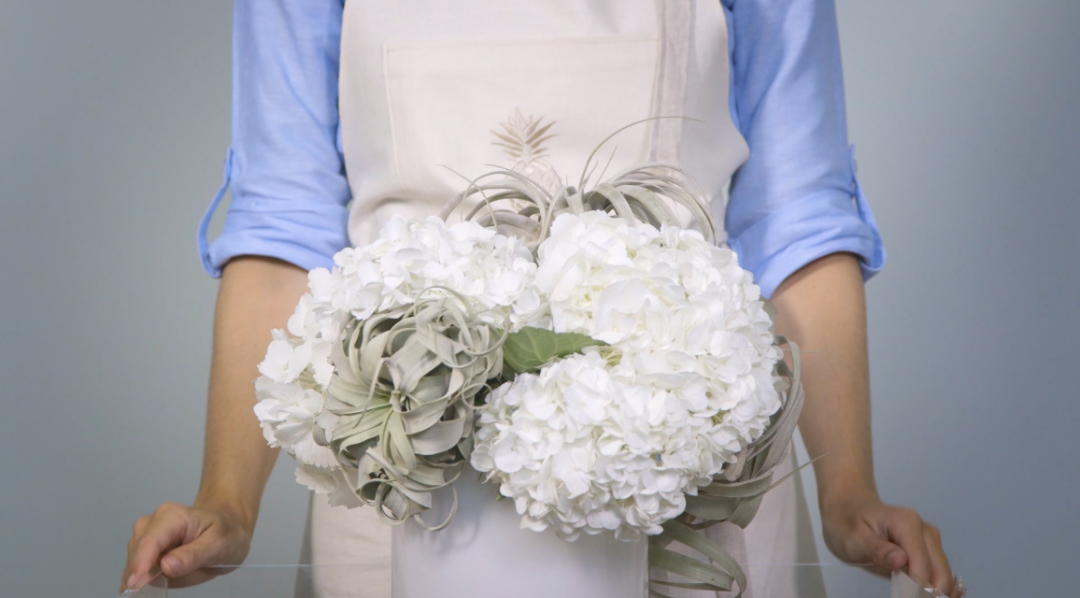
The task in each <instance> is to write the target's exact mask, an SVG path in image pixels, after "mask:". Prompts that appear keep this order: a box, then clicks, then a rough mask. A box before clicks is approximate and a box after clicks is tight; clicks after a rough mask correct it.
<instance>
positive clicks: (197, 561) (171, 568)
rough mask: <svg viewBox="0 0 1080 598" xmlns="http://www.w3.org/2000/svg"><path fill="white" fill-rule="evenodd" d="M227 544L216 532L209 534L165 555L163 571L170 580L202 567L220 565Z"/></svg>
mask: <svg viewBox="0 0 1080 598" xmlns="http://www.w3.org/2000/svg"><path fill="white" fill-rule="evenodd" d="M225 548H226V544H225V542H224V541H223V539H222V538H221V537H220V536H219V535H218V534H217V533H214V532H207V533H204V534H202V535H201V536H199V537H198V538H195V539H194V540H192V541H191V542H190V543H188V544H184V545H183V546H180V547H178V548H175V549H173V550H171V551H169V552H168V553H166V554H165V556H164V557H162V558H161V571H162V573H164V574H165V576H166V577H169V578H177V577H183V576H185V575H190V574H191V573H194V572H195V571H196V570H198V569H199V568H201V567H205V566H207V565H216V564H220V563H218V561H219V560H220V558H221V556H222V554H223V552H224V551H225Z"/></svg>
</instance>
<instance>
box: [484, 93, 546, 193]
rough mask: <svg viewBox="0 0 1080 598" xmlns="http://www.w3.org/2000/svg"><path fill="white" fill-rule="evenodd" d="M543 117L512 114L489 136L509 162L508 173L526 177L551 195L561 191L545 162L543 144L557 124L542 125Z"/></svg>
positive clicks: (518, 113) (516, 112)
mask: <svg viewBox="0 0 1080 598" xmlns="http://www.w3.org/2000/svg"><path fill="white" fill-rule="evenodd" d="M543 120H544V119H543V117H541V118H533V117H532V116H525V115H523V114H522V113H521V110H515V111H514V114H513V116H511V117H509V118H507V119H506V121H504V122H502V123H499V126H500V127H501V128H500V129H496V130H493V131H492V133H493V134H494V135H495V137H496V138H497V139H496V141H493V142H492V143H493V144H494V145H497V146H499V147H501V148H503V149H504V150H505V151H506V154H507V156H509V158H510V159H511V160H513V165H512V166H511V167H510V170H513V171H514V172H516V173H518V174H522V175H524V176H527V177H529V178H530V179H532V180H533V181H535V182H536V183H537V184H539V185H540V186H541V187H543V188H544V189H546V190H547V191H548V192H549V193H551V194H555V193H557V192H558V191H559V190H560V189H562V184H561V183H560V181H559V175H558V173H556V172H555V169H554V168H553V167H552V166H551V164H549V163H548V161H547V160H546V159H545V158H547V148H546V147H544V142H545V141H547V140H548V139H551V138H552V137H554V136H555V134H554V133H552V134H548V130H549V129H551V127H552V125H554V124H555V123H556V122H557V121H551V122H549V123H544V122H543Z"/></svg>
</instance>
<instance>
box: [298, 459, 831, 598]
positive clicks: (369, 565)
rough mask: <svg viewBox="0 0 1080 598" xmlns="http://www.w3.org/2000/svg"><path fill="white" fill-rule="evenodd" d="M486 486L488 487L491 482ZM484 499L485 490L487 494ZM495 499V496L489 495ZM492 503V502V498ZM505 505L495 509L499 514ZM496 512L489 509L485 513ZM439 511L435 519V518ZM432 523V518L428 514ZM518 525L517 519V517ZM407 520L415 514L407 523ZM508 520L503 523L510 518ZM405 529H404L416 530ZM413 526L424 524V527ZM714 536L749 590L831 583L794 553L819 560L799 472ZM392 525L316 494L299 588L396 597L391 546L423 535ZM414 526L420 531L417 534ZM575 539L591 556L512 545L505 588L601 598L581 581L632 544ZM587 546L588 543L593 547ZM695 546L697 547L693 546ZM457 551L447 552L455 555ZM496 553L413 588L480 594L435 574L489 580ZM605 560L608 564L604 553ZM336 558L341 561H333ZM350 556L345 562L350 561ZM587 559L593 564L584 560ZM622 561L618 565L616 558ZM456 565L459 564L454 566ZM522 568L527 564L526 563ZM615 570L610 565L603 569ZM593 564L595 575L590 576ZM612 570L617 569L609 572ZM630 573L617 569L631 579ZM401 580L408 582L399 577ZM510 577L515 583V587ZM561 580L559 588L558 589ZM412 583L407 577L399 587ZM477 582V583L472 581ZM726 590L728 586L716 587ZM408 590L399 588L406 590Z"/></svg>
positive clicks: (310, 595)
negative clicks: (743, 524) (568, 556)
mask: <svg viewBox="0 0 1080 598" xmlns="http://www.w3.org/2000/svg"><path fill="white" fill-rule="evenodd" d="M794 466H795V457H794V451H792V452H791V454H790V455H789V456H788V458H787V459H786V460H785V461H784V462H783V463H781V465H780V466H779V467H778V468H777V472H776V474H775V477H776V478H779V477H781V476H783V475H785V474H787V473H788V472H789V471H791V470H792V469H793V468H794ZM472 485H475V484H467V485H465V486H466V487H463V488H462V489H461V490H460V491H459V492H460V493H461V498H462V501H463V503H464V501H465V500H468V499H471V498H476V497H479V496H480V495H479V494H478V493H477V492H476V491H475V489H474V488H472ZM484 488H487V487H486V486H485V487H484ZM481 500H483V498H482V497H481ZM491 502H492V503H494V499H493V498H492V499H491ZM497 506H498V507H499V508H502V510H504V511H505V510H506V509H509V512H510V516H511V517H516V514H514V513H513V503H512V502H510V501H502V502H501V503H499V504H498V505H497ZM485 507H489V505H485ZM485 510H488V511H490V510H492V509H490V508H486V509H472V508H470V507H466V506H463V507H462V508H461V509H460V510H459V513H458V516H459V517H461V516H462V515H465V517H462V521H461V522H460V523H459V525H458V528H457V530H456V531H455V529H453V526H454V523H453V522H452V523H451V527H450V528H447V529H446V530H443V531H442V532H434V533H436V534H438V533H445V534H448V536H447V539H448V541H449V540H450V536H449V534H455V533H457V534H458V537H461V535H462V534H466V535H467V534H468V533H471V532H470V531H469V530H470V529H473V528H475V526H476V522H475V521H473V522H471V523H470V522H469V521H468V517H469V514H476V513H483V512H484V511H485ZM498 515H502V518H503V519H505V518H506V516H507V515H506V514H505V513H501V512H499V513H495V516H498ZM484 516H485V517H491V516H492V514H491V513H487V514H485V515H484ZM432 521H435V519H434V518H433V519H432ZM429 523H431V522H429ZM510 523H511V526H512V525H513V522H512V521H511V522H510ZM409 525H410V526H412V525H413V524H412V523H410V524H409ZM504 527H505V526H504ZM402 531H404V532H405V533H406V534H409V533H412V531H411V530H399V534H400V533H401V532H402ZM415 532H417V533H419V532H420V530H419V528H416V530H415ZM516 533H520V534H522V540H523V545H525V544H527V543H533V542H535V540H538V539H539V540H541V542H548V541H554V542H561V541H559V540H557V539H556V538H555V535H554V532H551V531H550V530H549V531H547V532H543V534H544V535H546V536H550V537H549V538H530V537H529V536H528V534H536V532H531V531H528V530H518V531H517V532H516ZM706 533H707V534H708V536H709V538H711V539H713V540H714V541H716V542H718V543H720V544H721V545H723V546H724V547H725V548H726V549H727V551H728V552H729V553H730V554H731V555H732V557H734V558H735V559H736V560H737V561H738V562H739V563H740V564H742V565H743V569H744V570H745V571H746V573H747V577H748V586H749V587H748V588H746V591H745V592H744V593H743V596H745V597H746V598H825V596H826V595H825V584H824V580H823V579H822V576H821V572H820V570H819V569H818V568H817V567H812V566H795V565H796V564H797V563H816V562H818V559H817V551H816V549H815V543H814V531H813V526H812V524H811V522H810V513H809V510H808V508H807V504H806V496H805V493H804V491H803V486H802V481H801V480H800V479H799V476H797V475H796V476H792V477H791V478H789V479H788V480H787V481H785V482H784V483H783V484H781V485H780V486H778V487H776V488H774V489H773V490H771V491H770V492H769V493H768V494H766V495H765V497H764V499H763V500H762V502H761V508H760V510H759V511H758V513H757V516H756V517H755V518H754V520H753V522H752V523H751V524H750V525H749V526H748V527H747V529H746V530H742V529H739V528H738V527H735V526H733V525H730V524H726V523H722V524H719V525H716V526H714V527H712V528H710V529H709V530H707V531H706ZM391 536H392V533H391V527H390V526H388V525H386V524H384V523H383V522H382V521H380V520H379V518H378V516H377V515H376V514H375V512H374V511H373V510H372V509H369V508H365V507H361V508H358V509H346V508H344V507H331V506H330V505H329V504H328V503H327V501H326V497H325V496H322V495H313V496H312V500H311V506H310V508H309V510H308V521H307V528H306V531H305V534H304V544H303V549H302V555H301V559H302V562H303V563H310V564H312V565H317V567H314V568H313V569H312V574H311V575H310V576H309V575H303V576H301V578H300V579H298V581H297V592H296V596H297V598H391V585H392V577H393V575H392V572H391V554H392V551H393V550H396V551H397V553H398V554H401V550H402V549H403V547H405V546H417V543H416V541H415V540H416V538H415V537H414V538H413V539H412V541H410V542H407V543H403V542H402V541H401V539H400V538H399V540H398V542H397V546H396V547H395V548H394V549H392V544H394V542H393V541H392V539H391ZM414 536H415V534H414ZM579 542H587V543H588V544H579V545H578V546H573V545H567V551H568V552H571V551H572V552H573V553H574V554H578V555H580V554H584V553H582V552H580V551H582V549H583V548H585V547H588V548H589V550H591V551H592V552H593V554H592V556H591V557H589V558H590V559H591V560H589V561H588V562H587V563H582V562H575V561H573V560H570V561H567V560H564V561H563V564H561V565H560V563H557V562H556V563H552V562H544V563H539V562H524V563H523V562H520V559H521V558H522V557H523V556H525V555H526V554H527V553H528V550H527V549H525V547H524V546H523V547H522V550H520V551H514V554H508V555H506V556H505V557H504V558H505V559H508V560H513V561H515V562H513V563H503V567H504V568H503V570H504V571H505V570H511V569H512V570H515V571H517V572H518V574H516V575H514V576H510V577H506V576H502V575H500V576H498V578H499V581H498V583H496V584H494V585H496V586H497V587H498V588H499V590H500V591H499V595H502V596H514V597H515V598H519V597H522V596H534V595H536V596H538V595H539V594H536V593H535V592H532V590H533V589H535V588H539V587H542V588H543V592H544V594H545V595H550V596H551V597H552V598H578V597H579V596H580V597H581V598H596V593H595V592H594V591H593V590H584V589H583V588H587V587H589V586H594V585H595V584H596V583H598V580H600V579H602V578H603V577H604V575H603V574H599V575H598V574H596V572H595V571H596V569H597V568H601V567H603V568H609V567H612V566H616V565H615V564H616V563H624V562H625V561H626V559H627V558H636V557H629V556H627V553H623V554H622V555H621V556H620V555H614V556H613V553H612V552H611V551H618V550H623V551H626V550H631V551H632V550H633V548H631V547H625V546H615V545H607V544H605V542H617V541H615V540H613V539H607V538H602V537H583V538H582V539H581V540H579ZM678 546H679V545H678V544H672V546H671V547H672V548H673V549H676V550H677V549H678ZM586 552H588V550H587V551H586ZM687 553H688V554H692V553H690V552H689V551H687ZM456 556H459V555H450V556H449V557H448V558H455V557H456ZM416 557H417V558H419V559H429V561H428V562H429V563H430V559H431V558H433V554H431V553H430V552H429V551H426V550H425V554H419V555H416ZM491 558H493V557H491V556H490V555H485V561H486V562H484V561H477V562H475V564H474V568H473V570H462V568H461V567H460V562H461V561H457V562H453V563H451V562H448V563H447V568H445V569H444V570H443V571H442V572H441V573H438V574H437V575H433V576H432V577H431V578H430V579H424V580H417V583H412V584H410V587H409V588H408V598H474V597H476V596H478V595H479V594H477V593H476V592H475V591H470V592H466V593H455V592H453V591H451V586H453V585H460V584H454V583H453V582H454V581H455V580H452V579H448V580H447V583H446V585H445V586H440V584H439V583H438V575H444V576H445V575H462V574H464V575H468V576H469V578H470V579H475V580H476V583H477V585H482V584H487V583H492V582H494V581H495V580H496V577H495V576H491V575H489V572H490V571H493V570H496V569H499V568H500V565H499V563H493V562H491V561H490V559H491ZM605 559H606V560H605ZM605 562H606V563H608V564H607V565H605V564H604V563H605ZM331 565H341V566H340V567H334V566H331ZM346 565H347V566H346ZM583 565H588V566H583ZM618 566H621V565H618ZM453 571H457V572H458V573H450V572H453ZM522 571H524V572H525V573H521V572H522ZM605 573H609V574H610V573H611V571H605ZM585 574H588V575H589V578H588V579H587V580H586V579H583V577H582V576H583V575H585ZM653 575H654V577H658V578H663V575H664V574H662V573H656V572H654V574H653ZM609 579H610V578H609ZM625 579H626V576H625V575H619V580H620V583H621V582H622V581H621V580H625ZM399 583H402V582H400V581H399ZM509 584H513V585H515V586H516V587H508V585H509ZM423 588H439V591H438V592H437V593H432V594H431V595H430V597H425V596H423V595H422V594H418V593H417V592H418V591H424V590H423ZM560 588H562V589H560ZM399 590H401V591H403V592H404V591H406V588H405V587H401V588H399ZM474 590H475V588H474ZM664 593H665V594H668V595H669V596H672V597H673V598H703V597H706V596H708V594H706V593H705V592H701V591H697V590H681V589H679V588H665V590H664ZM717 595H718V596H721V595H723V594H717ZM401 596H403V594H399V598H401Z"/></svg>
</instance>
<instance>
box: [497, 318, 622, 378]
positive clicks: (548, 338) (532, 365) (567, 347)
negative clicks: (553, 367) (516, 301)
mask: <svg viewBox="0 0 1080 598" xmlns="http://www.w3.org/2000/svg"><path fill="white" fill-rule="evenodd" d="M606 344H607V343H603V342H601V341H598V340H596V339H594V338H591V337H588V336H585V335H584V334H578V333H576V332H553V331H551V330H544V329H543V328H532V327H525V328H522V329H521V330H519V331H517V332H514V333H511V334H509V335H507V337H506V344H504V345H503V359H504V360H505V361H506V365H508V366H510V367H511V368H513V370H514V371H515V372H517V373H519V374H524V373H526V372H538V371H540V368H542V367H544V364H546V363H548V362H549V361H551V360H552V359H555V358H558V357H566V356H567V355H572V354H574V353H581V351H582V349H584V348H585V347H598V346H604V345H606Z"/></svg>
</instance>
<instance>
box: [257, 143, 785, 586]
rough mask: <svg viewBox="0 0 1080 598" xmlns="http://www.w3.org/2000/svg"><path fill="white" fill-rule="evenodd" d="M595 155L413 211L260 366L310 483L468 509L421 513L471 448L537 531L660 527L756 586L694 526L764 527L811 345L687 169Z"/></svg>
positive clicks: (659, 560)
mask: <svg viewBox="0 0 1080 598" xmlns="http://www.w3.org/2000/svg"><path fill="white" fill-rule="evenodd" d="M594 153H595V152H594ZM591 162H592V158H591V157H590V160H589V163H591ZM588 167H589V164H587V165H586V172H583V174H582V177H581V180H580V181H579V185H578V186H576V187H574V186H566V187H564V188H563V189H562V190H561V191H560V192H559V193H557V194H555V195H552V194H551V192H549V191H548V190H546V189H545V187H544V186H542V185H540V184H538V183H536V182H534V181H533V180H531V179H530V178H528V177H526V176H524V175H522V174H519V173H517V172H514V171H511V170H498V171H495V172H492V173H489V174H487V175H484V176H483V177H480V178H479V179H477V180H474V181H471V182H470V183H469V185H468V188H467V189H466V190H465V191H463V192H462V193H460V194H459V195H458V196H456V197H454V198H453V199H452V200H451V201H450V202H449V203H448V205H447V208H446V210H445V211H444V213H443V214H442V217H441V218H439V217H431V218H429V219H427V220H424V221H418V220H413V221H406V220H404V219H401V218H394V219H391V220H390V221H389V222H388V223H387V224H386V225H385V227H384V228H383V230H382V232H381V234H380V237H379V239H378V240H377V241H375V242H374V243H372V244H370V245H367V246H364V247H358V248H349V249H345V250H343V251H341V252H340V253H338V254H337V255H336V256H335V257H334V263H335V267H334V268H333V270H332V271H328V270H326V269H321V268H320V269H315V270H313V271H312V272H311V273H310V275H309V287H310V293H308V294H306V295H304V296H303V297H302V298H301V300H300V303H299V305H297V307H296V311H295V313H294V314H293V316H292V317H291V318H290V319H289V322H288V331H287V332H286V331H274V337H273V339H274V340H273V341H272V342H271V343H270V346H269V348H268V350H267V356H266V359H265V361H263V363H262V364H260V366H259V371H260V373H261V376H260V377H259V379H258V380H257V381H256V392H257V396H258V399H259V401H258V404H257V405H256V407H255V412H256V415H257V416H258V418H259V421H260V422H261V425H262V428H263V431H264V435H265V437H266V439H267V441H268V442H269V443H270V444H271V445H272V446H279V447H281V448H283V449H285V450H286V451H287V452H288V453H289V454H291V455H293V457H294V458H295V459H296V461H297V462H298V468H297V479H298V481H300V482H301V483H303V484H305V485H307V486H308V487H310V488H312V489H313V490H315V491H316V492H320V493H325V494H329V496H330V500H331V502H332V503H334V504H339V505H345V506H349V507H355V506H360V505H371V506H373V507H375V508H376V509H377V511H378V513H379V514H380V516H381V517H382V518H383V519H384V520H386V521H387V522H388V523H391V524H400V523H403V522H405V521H407V520H409V519H414V518H415V519H416V520H417V521H418V522H420V523H421V525H424V526H425V527H428V528H429V529H439V528H441V527H443V526H445V525H447V523H448V522H449V521H450V518H447V519H446V520H445V521H442V522H434V523H433V522H425V521H423V513H424V511H426V510H428V509H430V508H431V506H432V502H431V500H432V498H431V496H432V494H431V493H432V491H434V490H436V489H438V488H442V487H445V486H448V485H450V486H451V487H452V483H453V481H454V479H455V478H456V477H457V476H458V475H460V474H461V473H462V472H463V471H464V470H465V469H466V468H467V467H468V466H469V465H471V467H472V468H474V469H475V470H477V471H479V472H482V473H483V475H484V480H485V481H490V482H493V483H497V484H498V494H501V495H502V496H503V497H506V498H508V499H512V500H513V501H514V503H515V506H516V508H517V511H518V513H519V514H520V515H521V516H522V527H523V528H529V529H531V530H534V531H543V530H546V529H547V528H549V527H550V528H553V530H554V532H555V533H557V534H558V535H559V536H560V537H561V538H563V539H565V540H568V541H573V540H574V539H576V538H577V537H578V536H579V535H580V534H581V533H586V534H596V533H604V532H608V531H610V532H614V533H615V535H616V536H617V537H619V538H622V539H627V540H629V539H635V538H640V537H641V536H643V535H644V536H649V537H650V565H651V566H654V567H660V568H663V569H666V570H669V571H672V572H675V573H677V574H680V575H684V576H687V577H690V578H691V579H694V580H695V581H697V582H698V583H699V584H704V585H702V586H701V587H702V588H704V589H714V590H728V589H731V587H732V585H733V583H737V584H738V585H739V587H740V588H742V587H745V578H744V577H743V575H742V572H741V570H739V567H738V565H737V564H736V563H734V561H732V560H731V559H730V557H727V555H726V554H724V553H723V551H722V549H720V547H719V546H717V545H715V544H713V543H711V542H709V541H708V540H706V539H705V538H704V537H703V536H701V535H700V534H696V533H694V531H693V530H695V529H701V528H703V527H707V526H709V525H712V524H715V523H717V522H719V521H725V520H726V521H732V522H734V523H736V524H738V525H741V526H744V527H745V525H746V524H747V523H749V521H750V519H751V518H752V517H753V515H754V513H755V512H756V510H757V505H758V503H759V502H760V499H761V496H762V494H763V493H764V492H765V491H766V490H767V489H768V488H769V487H771V486H772V485H774V484H775V483H778V482H777V481H775V480H773V479H772V475H771V472H772V470H773V468H774V467H775V465H776V464H777V463H778V462H779V461H780V459H781V457H782V456H783V455H784V453H785V451H786V449H787V445H788V442H789V440H790V437H791V434H792V432H793V429H794V425H795V421H796V420H797V418H798V412H799V410H800V409H801V401H802V395H801V387H800V385H799V382H798V350H797V347H794V345H792V346H791V349H792V357H793V362H794V364H795V366H796V368H795V370H794V371H792V370H789V369H788V368H787V366H786V364H785V362H784V361H783V359H782V357H783V350H782V346H783V345H785V344H786V341H785V340H784V339H782V338H780V337H777V336H776V335H774V333H773V330H772V317H771V315H770V312H769V306H768V304H767V303H766V302H765V301H764V300H763V299H762V298H761V295H760V292H759V290H758V287H757V286H756V285H754V284H753V280H752V277H751V275H750V273H749V272H747V271H745V270H743V269H742V268H740V267H739V265H738V260H737V257H736V255H735V254H734V252H732V251H731V250H730V249H729V248H727V247H725V246H723V245H722V244H718V243H717V238H716V234H715V227H714V223H713V221H712V217H711V214H710V212H709V210H708V206H707V204H706V202H705V201H704V199H702V195H701V194H700V193H699V192H697V191H696V190H695V189H694V186H693V184H692V182H690V181H689V180H688V179H687V178H686V177H685V176H683V175H682V174H681V173H680V172H679V171H678V170H677V169H674V168H671V167H667V166H663V165H646V166H643V167H638V168H634V169H630V170H627V171H624V172H621V173H618V174H616V175H615V176H614V177H611V178H609V179H607V180H606V181H604V182H602V183H600V184H597V185H595V186H594V187H592V188H589V185H588V179H589V176H587V171H588ZM455 212H462V213H463V214H464V218H462V219H461V221H460V222H457V223H454V224H447V221H448V220H449V219H450V217H451V216H452V215H453V214H454V213H455ZM680 214H682V215H684V216H685V215H689V217H690V219H691V221H692V225H693V226H696V228H697V230H694V229H693V228H692V227H689V226H681V225H680V220H679V216H680ZM494 494H495V491H494V484H493V500H494V498H495V497H494ZM454 496H455V501H456V494H455V495H454ZM452 516H453V512H451V515H450V517H452ZM670 542H681V543H683V544H686V545H688V546H690V547H691V548H694V549H696V550H698V551H700V552H702V553H704V554H705V555H707V556H709V557H710V558H712V560H713V562H714V563H715V565H706V564H704V563H701V562H699V561H697V560H694V559H691V558H690V557H687V556H684V555H682V554H679V553H677V552H675V551H671V550H668V549H667V548H666V546H667V544H668V543H670Z"/></svg>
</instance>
